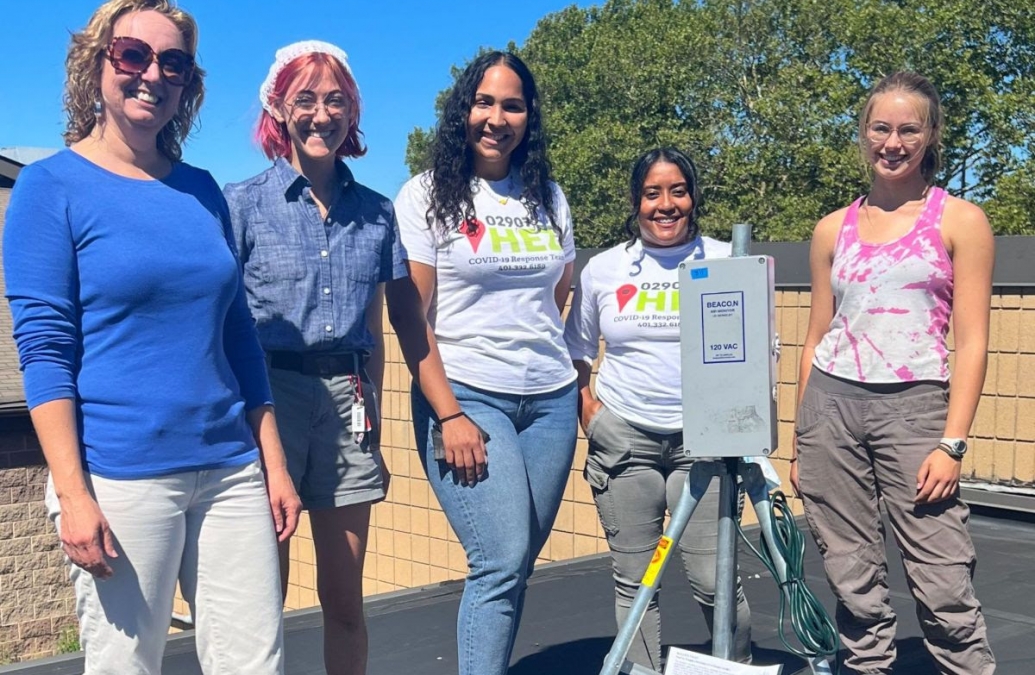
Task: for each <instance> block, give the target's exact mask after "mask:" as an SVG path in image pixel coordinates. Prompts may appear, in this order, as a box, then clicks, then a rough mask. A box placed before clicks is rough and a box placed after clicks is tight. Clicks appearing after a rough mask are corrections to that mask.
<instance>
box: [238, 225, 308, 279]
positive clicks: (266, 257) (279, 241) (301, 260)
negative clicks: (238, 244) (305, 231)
mask: <svg viewBox="0 0 1035 675" xmlns="http://www.w3.org/2000/svg"><path fill="white" fill-rule="evenodd" d="M248 262H249V266H250V267H253V269H254V271H255V273H256V274H257V275H258V277H259V278H260V279H262V281H264V282H266V283H275V282H278V281H298V280H299V279H303V278H305V272H306V262H305V254H304V252H303V250H302V239H301V238H300V237H299V236H298V235H292V234H288V235H286V236H277V237H274V236H270V235H258V236H256V238H255V248H254V249H253V250H252V255H251V258H250V259H249V261H248Z"/></svg>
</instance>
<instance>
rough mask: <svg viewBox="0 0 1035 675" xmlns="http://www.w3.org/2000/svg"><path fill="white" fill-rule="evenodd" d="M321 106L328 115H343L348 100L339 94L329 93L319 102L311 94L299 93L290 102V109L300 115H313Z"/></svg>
mask: <svg viewBox="0 0 1035 675" xmlns="http://www.w3.org/2000/svg"><path fill="white" fill-rule="evenodd" d="M321 106H322V107H323V109H324V111H325V112H326V113H327V116H328V117H333V118H338V117H344V116H345V113H346V112H348V109H349V101H348V99H346V98H345V97H344V96H342V95H341V94H331V95H330V96H328V97H327V98H325V99H324V100H323V103H320V102H319V101H317V100H316V97H315V96H313V95H312V94H299V95H298V96H296V97H295V100H294V101H293V102H292V103H291V110H292V111H294V112H296V113H299V114H302V115H314V114H316V110H317V108H320V107H321Z"/></svg>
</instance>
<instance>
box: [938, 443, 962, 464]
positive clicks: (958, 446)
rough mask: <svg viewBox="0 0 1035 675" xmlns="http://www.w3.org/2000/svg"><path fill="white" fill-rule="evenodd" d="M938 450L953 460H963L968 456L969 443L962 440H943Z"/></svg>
mask: <svg viewBox="0 0 1035 675" xmlns="http://www.w3.org/2000/svg"><path fill="white" fill-rule="evenodd" d="M938 448H939V449H940V450H942V451H943V452H944V453H945V454H946V455H948V456H949V457H952V458H953V459H959V460H961V459H963V456H964V455H965V454H967V442H966V441H965V440H963V439H962V438H943V439H942V440H941V443H939V444H938Z"/></svg>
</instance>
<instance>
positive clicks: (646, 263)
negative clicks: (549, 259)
mask: <svg viewBox="0 0 1035 675" xmlns="http://www.w3.org/2000/svg"><path fill="white" fill-rule="evenodd" d="M627 247H628V248H627ZM730 252H731V248H730V245H729V244H728V243H726V242H722V241H718V240H716V239H711V238H709V237H698V238H697V239H695V240H693V241H691V242H689V243H687V244H684V245H682V246H675V247H672V248H654V247H649V246H648V247H645V246H644V245H643V242H642V241H641V240H639V239H638V240H636V242H635V243H634V244H633V245H632V246H628V244H624V243H623V244H619V245H618V246H615V247H614V248H611V249H608V250H607V251H604V252H603V253H600V254H599V255H597V256H594V257H593V259H591V260H590V261H589V262H588V263H587V264H586V267H585V268H584V269H583V270H582V275H581V277H580V279H579V284H578V286H577V287H576V289H575V298H574V300H572V306H571V313H570V314H569V315H568V322H567V325H566V326H565V331H564V339H565V341H566V342H567V344H568V350H569V351H570V352H571V358H572V360H573V361H578V360H582V361H585V362H586V363H590V364H591V363H593V361H595V360H596V358H597V352H598V348H599V341H600V338H601V337H603V338H604V357H603V360H602V361H601V363H600V370H599V372H598V373H597V380H596V396H597V398H598V399H599V400H600V402H601V403H603V404H604V405H605V406H606V407H607V409H608V410H610V411H611V412H613V413H614V414H616V415H618V417H620V418H621V419H623V420H625V421H626V422H628V423H630V424H632V425H634V426H638V427H642V428H644V429H648V430H651V431H660V432H671V431H677V430H681V429H682V428H683V403H682V384H681V381H680V356H679V279H678V274H679V263H681V262H683V261H684V260H687V259H688V258H689V259H692V260H700V259H702V258H728V257H729V255H730Z"/></svg>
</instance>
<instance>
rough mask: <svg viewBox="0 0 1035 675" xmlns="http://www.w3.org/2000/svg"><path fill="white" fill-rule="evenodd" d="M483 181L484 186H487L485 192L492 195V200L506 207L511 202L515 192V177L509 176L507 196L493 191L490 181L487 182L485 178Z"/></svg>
mask: <svg viewBox="0 0 1035 675" xmlns="http://www.w3.org/2000/svg"><path fill="white" fill-rule="evenodd" d="M481 180H482V184H483V185H484V186H485V190H486V191H487V192H488V193H489V194H490V195H492V198H493V199H495V200H496V201H498V202H499V203H500V204H502V205H503V206H506V205H507V203H508V202H509V201H510V195H511V194H512V193H513V192H514V176H507V187H506V190H505V191H506V194H505V195H501V194H500V193H498V192H496V191H495V190H494V189H492V185H491V184H490V181H488V180H486V179H484V178H482V179H481Z"/></svg>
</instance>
